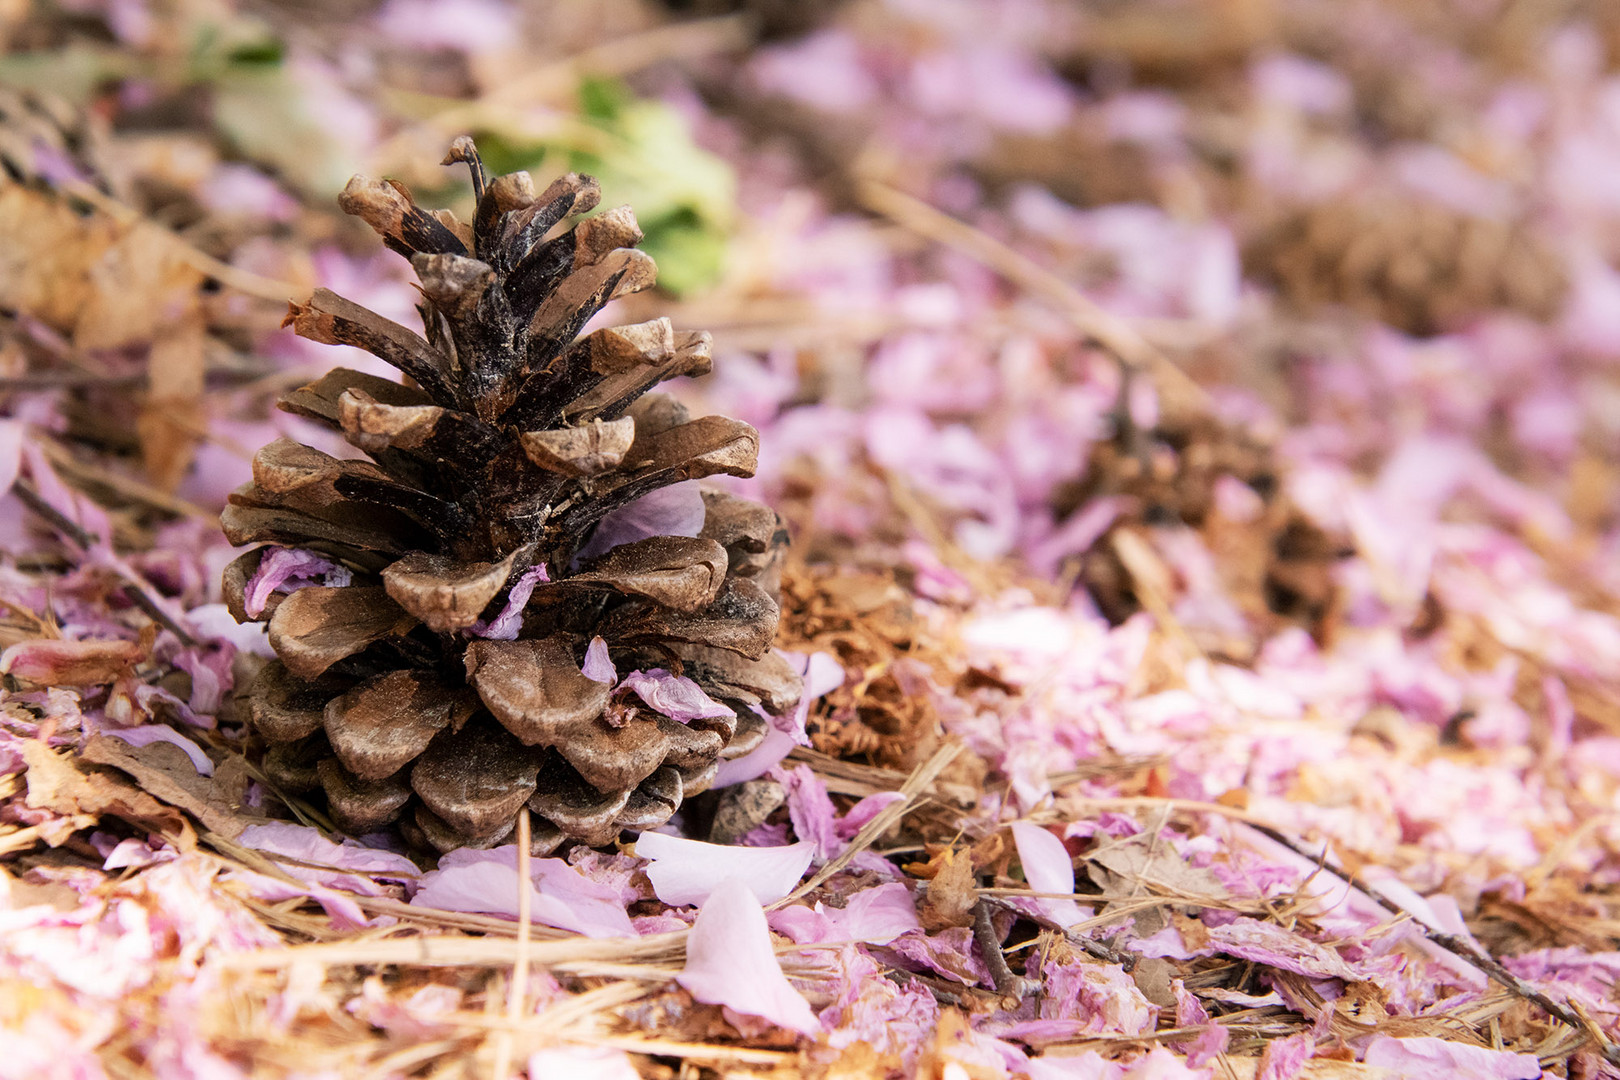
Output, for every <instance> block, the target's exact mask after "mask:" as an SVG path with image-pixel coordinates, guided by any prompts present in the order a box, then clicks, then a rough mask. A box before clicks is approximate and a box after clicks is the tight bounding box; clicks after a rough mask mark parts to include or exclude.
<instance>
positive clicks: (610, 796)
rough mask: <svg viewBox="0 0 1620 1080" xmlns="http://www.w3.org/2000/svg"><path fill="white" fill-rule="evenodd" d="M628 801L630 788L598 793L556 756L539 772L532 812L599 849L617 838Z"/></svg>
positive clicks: (548, 760) (531, 800)
mask: <svg viewBox="0 0 1620 1080" xmlns="http://www.w3.org/2000/svg"><path fill="white" fill-rule="evenodd" d="M629 801H630V790H629V789H628V788H626V789H620V790H610V791H599V790H597V789H596V788H593V787H592V786H591V785H589V784H587V783H586V782H585V780H584V778H583V777H581V776H580V775H579V773H578V772H576V771H575V770H574V769H573V768H572V767H571V766H569V764H568V763H567V762H566V761H564V760H563V759H562V758H560V757H557V756H555V755H553V756H551V757H550V758H548V759H547V762H546V766H545V768H543V769H542V770H541V771H540V778H539V780H538V782H537V783H536V786H535V792H534V796H533V797H532V798H530V799H529V809H530V810H532V811H534V812H535V813H537V814H539V815H540V816H542V817H544V818H546V819H547V820H548V821H551V822H552V823H554V824H555V825H556V826H557V827H558V828H560V829H562V830H563V831H564V832H566V833H567V834H568V835H569V836H572V837H575V838H577V839H580V840H583V841H584V842H585V843H587V844H589V845H591V846H592V847H596V846H599V845H601V844H606V843H608V842H610V841H611V840H612V839H613V838H614V837H615V836H616V835H618V832H619V829H618V826H616V825H615V824H614V822H615V821H616V820H617V819H618V817H619V815H620V813H621V812H622V811H623V810H624V808H625V805H626V804H627V803H628V802H629Z"/></svg>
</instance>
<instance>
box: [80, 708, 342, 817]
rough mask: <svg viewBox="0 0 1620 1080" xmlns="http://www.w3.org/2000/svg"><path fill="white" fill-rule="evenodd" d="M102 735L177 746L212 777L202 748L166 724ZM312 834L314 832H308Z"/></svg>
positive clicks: (211, 765) (199, 770) (210, 764)
mask: <svg viewBox="0 0 1620 1080" xmlns="http://www.w3.org/2000/svg"><path fill="white" fill-rule="evenodd" d="M102 734H104V735H110V736H112V737H113V738H115V739H122V740H124V741H125V742H127V743H129V745H131V746H150V745H151V744H152V743H155V742H166V743H168V744H169V745H171V746H178V747H179V748H180V749H181V750H183V751H185V755H186V757H188V758H190V759H191V764H192V765H194V766H195V767H196V769H197V775H199V776H213V775H214V763H213V761H211V760H210V759H209V757H208V755H207V754H205V753H203V748H202V747H200V746H198V745H197V744H196V743H194V742H192V741H191V740H190V739H188V738H186V737H185V736H184V735H182V734H180V733H179V732H178V731H176V730H174V728H172V727H170V726H169V725H167V724H142V725H140V726H138V727H130V728H107V729H105V730H104V731H103V732H102ZM310 831H311V832H313V831H314V830H313V829H312V830H310Z"/></svg>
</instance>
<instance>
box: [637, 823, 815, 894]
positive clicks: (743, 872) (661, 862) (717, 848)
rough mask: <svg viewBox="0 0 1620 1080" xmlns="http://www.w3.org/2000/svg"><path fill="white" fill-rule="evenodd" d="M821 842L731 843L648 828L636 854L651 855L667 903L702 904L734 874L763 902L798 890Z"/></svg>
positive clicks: (656, 886) (650, 874) (651, 869)
mask: <svg viewBox="0 0 1620 1080" xmlns="http://www.w3.org/2000/svg"><path fill="white" fill-rule="evenodd" d="M815 850H816V846H815V845H814V844H812V843H809V842H808V841H803V840H801V841H800V842H799V843H797V844H789V845H787V846H786V847H728V846H726V845H723V844H706V843H704V842H703V841H701V840H687V839H684V838H683V837H679V836H669V835H667V834H665V833H656V832H644V833H642V834H641V835H640V836H639V837H638V838H637V839H636V854H637V855H639V856H641V857H642V858H643V859H648V860H650V863H649V865H648V867H647V879H648V880H649V881H651V882H652V886H653V891H654V892H656V893H657V894H658V899H660V900H662V901H663V902H664V903H666V904H677V905H685V904H702V903H704V902H705V901H706V900H707V899H708V898H709V894H710V893H712V892H713V891H714V890H715V887H716V886H717V885H718V884H719V883H720V882H722V881H725V880H727V879H730V878H736V879H738V880H741V881H744V882H746V883H747V888H748V889H749V890H751V891H752V892H753V894H754V896H755V897H757V898H758V900H759V902H760V903H761V904H769V903H774V902H775V901H777V900H780V899H782V897H784V896H786V895H787V894H788V893H790V892H792V891H793V889H794V887H795V886H797V885H798V884H799V880H800V879H801V878H802V877H804V872H805V871H806V870H808V869H809V868H810V860H811V859H812V858H813V857H814V855H815Z"/></svg>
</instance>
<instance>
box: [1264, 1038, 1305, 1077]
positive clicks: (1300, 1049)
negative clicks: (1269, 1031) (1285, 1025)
mask: <svg viewBox="0 0 1620 1080" xmlns="http://www.w3.org/2000/svg"><path fill="white" fill-rule="evenodd" d="M1315 1053H1316V1037H1315V1036H1314V1035H1312V1034H1311V1033H1310V1032H1308V1031H1302V1032H1300V1033H1299V1034H1297V1035H1289V1036H1287V1037H1286V1038H1282V1039H1273V1040H1272V1041H1271V1042H1269V1043H1267V1044H1266V1049H1265V1052H1264V1053H1262V1054H1261V1055H1260V1071H1259V1072H1258V1073H1257V1074H1256V1076H1255V1080H1295V1078H1296V1077H1297V1076H1299V1074H1300V1073H1302V1072H1304V1071H1305V1063H1306V1062H1307V1061H1309V1060H1310V1059H1311V1058H1312V1057H1313V1056H1315Z"/></svg>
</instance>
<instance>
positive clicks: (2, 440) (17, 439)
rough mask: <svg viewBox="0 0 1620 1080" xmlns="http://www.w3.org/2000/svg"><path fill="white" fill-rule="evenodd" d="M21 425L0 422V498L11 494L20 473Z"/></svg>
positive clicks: (7, 421)
mask: <svg viewBox="0 0 1620 1080" xmlns="http://www.w3.org/2000/svg"><path fill="white" fill-rule="evenodd" d="M23 430H24V429H23V425H22V422H21V421H18V420H0V496H5V495H9V494H10V493H11V485H13V484H15V483H16V482H17V474H18V473H19V472H21V471H22V443H23Z"/></svg>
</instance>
